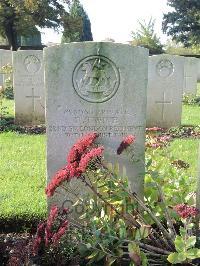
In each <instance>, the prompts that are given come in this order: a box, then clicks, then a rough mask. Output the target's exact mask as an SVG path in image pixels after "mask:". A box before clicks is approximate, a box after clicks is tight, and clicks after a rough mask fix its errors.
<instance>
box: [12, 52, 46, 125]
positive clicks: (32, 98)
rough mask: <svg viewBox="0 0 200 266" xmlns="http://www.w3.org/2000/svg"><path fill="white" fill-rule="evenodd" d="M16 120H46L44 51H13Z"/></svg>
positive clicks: (40, 121) (25, 121) (28, 121)
mask: <svg viewBox="0 0 200 266" xmlns="http://www.w3.org/2000/svg"><path fill="white" fill-rule="evenodd" d="M13 72H14V73H13V74H14V78H13V82H14V96H15V122H16V123H17V124H40V123H44V121H45V90H44V66H43V51H36V50H27V51H17V52H13Z"/></svg>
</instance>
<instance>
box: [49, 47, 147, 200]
mask: <svg viewBox="0 0 200 266" xmlns="http://www.w3.org/2000/svg"><path fill="white" fill-rule="evenodd" d="M44 54H45V56H44V60H45V62H46V68H45V86H46V91H47V102H46V112H47V114H46V115H47V138H48V140H47V171H48V181H50V180H51V178H52V176H53V175H54V174H55V173H56V171H57V170H58V169H60V168H61V167H63V166H64V165H65V164H66V154H67V153H68V151H69V149H70V148H71V146H72V145H73V144H74V143H75V142H76V140H77V139H78V138H80V137H82V136H83V135H85V134H86V133H88V132H94V131H95V132H98V133H99V134H100V138H99V139H98V141H99V143H101V144H103V145H104V146H105V150H106V159H107V160H108V161H110V162H113V163H114V162H115V161H118V160H119V161H120V167H121V171H122V168H123V165H124V167H126V172H127V175H128V176H129V178H130V180H131V182H132V186H133V189H134V191H136V192H137V193H138V194H140V195H142V193H143V183H144V142H145V126H146V125H145V120H146V85H147V68H148V50H147V49H144V48H139V47H132V46H130V45H123V44H114V43H106V42H103V43H96V42H85V43H70V44H64V45H61V46H54V47H49V48H46V49H45V52H44ZM129 134H133V135H135V136H136V143H135V154H136V158H135V160H136V162H134V163H132V162H130V160H129V159H128V158H127V157H126V156H125V155H124V156H123V155H122V156H119V155H116V150H117V147H118V146H119V144H120V142H121V140H122V138H123V137H124V136H126V135H129ZM78 182H80V181H77V183H76V184H77V186H76V189H79V191H80V190H81V185H80V184H79V183H78ZM73 190H75V187H74V186H73ZM82 191H84V188H83V189H82ZM53 202H57V203H58V202H59V196H58V195H55V196H54V198H53V199H51V203H53Z"/></svg>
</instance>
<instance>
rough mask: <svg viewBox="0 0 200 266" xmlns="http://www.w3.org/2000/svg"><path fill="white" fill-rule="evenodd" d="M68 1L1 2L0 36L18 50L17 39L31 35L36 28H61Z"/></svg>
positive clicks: (15, 0) (6, 0)
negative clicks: (20, 36)
mask: <svg viewBox="0 0 200 266" xmlns="http://www.w3.org/2000/svg"><path fill="white" fill-rule="evenodd" d="M64 3H66V4H68V1H67V0H1V1H0V35H1V36H2V37H6V38H7V40H8V43H9V46H10V47H11V48H12V49H13V50H16V49H17V37H18V36H19V35H23V36H25V35H27V34H30V32H31V30H32V29H34V26H39V27H41V28H44V27H48V28H54V29H56V28H59V27H60V26H61V25H62V23H63V17H64V16H65V17H66V16H67V12H66V11H65V8H64V5H63V4H64Z"/></svg>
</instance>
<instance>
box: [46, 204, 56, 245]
mask: <svg viewBox="0 0 200 266" xmlns="http://www.w3.org/2000/svg"><path fill="white" fill-rule="evenodd" d="M57 217H58V207H57V206H52V207H51V210H50V213H49V217H48V219H47V224H46V228H45V245H46V246H48V243H49V239H51V236H52V233H51V229H52V226H53V223H54V221H55V219H56V218H57Z"/></svg>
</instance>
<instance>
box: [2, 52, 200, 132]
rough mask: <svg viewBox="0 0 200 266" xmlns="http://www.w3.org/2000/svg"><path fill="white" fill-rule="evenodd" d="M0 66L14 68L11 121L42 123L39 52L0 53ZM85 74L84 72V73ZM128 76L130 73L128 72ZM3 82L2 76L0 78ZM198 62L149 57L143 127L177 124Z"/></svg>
mask: <svg viewBox="0 0 200 266" xmlns="http://www.w3.org/2000/svg"><path fill="white" fill-rule="evenodd" d="M0 58H1V66H2V65H5V64H8V63H11V64H12V65H13V68H14V90H15V121H16V123H17V124H30V123H31V124H39V123H44V122H45V90H44V74H43V73H44V64H43V62H44V61H43V52H42V51H18V52H14V53H13V59H12V53H11V52H10V51H6V50H0ZM84 71H85V72H86V71H88V70H87V69H86V70H84ZM129 73H131V70H129ZM0 76H1V79H2V80H1V79H0V82H2V83H3V82H4V78H3V77H4V75H0ZM198 79H199V80H200V60H199V59H197V58H187V57H186V58H185V57H181V56H173V55H158V56H151V57H149V71H148V89H147V126H161V127H172V126H177V125H179V124H180V121H181V110H182V108H181V107H182V95H183V93H186V94H188V93H190V94H196V90H197V80H198Z"/></svg>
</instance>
